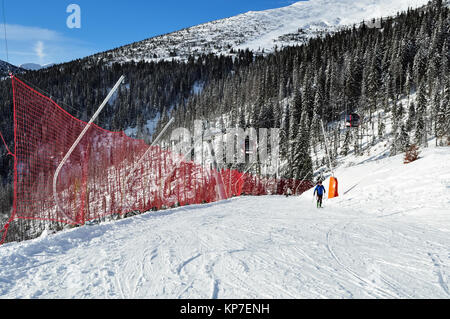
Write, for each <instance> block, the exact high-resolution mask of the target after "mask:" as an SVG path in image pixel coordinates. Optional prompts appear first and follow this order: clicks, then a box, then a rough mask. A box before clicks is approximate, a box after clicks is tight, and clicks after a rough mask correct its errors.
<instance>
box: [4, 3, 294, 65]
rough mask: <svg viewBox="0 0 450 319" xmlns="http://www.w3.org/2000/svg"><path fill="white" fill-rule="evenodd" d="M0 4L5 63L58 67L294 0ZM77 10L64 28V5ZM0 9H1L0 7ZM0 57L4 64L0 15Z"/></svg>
mask: <svg viewBox="0 0 450 319" xmlns="http://www.w3.org/2000/svg"><path fill="white" fill-rule="evenodd" d="M1 1H4V3H5V13H6V22H7V25H6V26H7V34H8V49H9V50H8V51H9V62H10V63H12V64H15V65H20V64H23V63H39V64H47V63H60V62H67V61H70V60H73V59H76V58H81V57H85V56H87V55H90V54H93V53H96V52H100V51H105V50H108V49H112V48H115V47H118V46H121V45H124V44H129V43H132V42H135V41H139V40H144V39H147V38H150V37H153V36H156V35H160V34H164V33H169V32H172V31H176V30H179V29H182V28H185V27H189V26H193V25H197V24H200V23H204V22H208V21H211V20H216V19H221V18H226V17H230V16H234V15H236V14H239V13H244V12H247V11H250V10H265V9H271V8H278V7H283V6H287V5H289V4H292V3H294V2H296V1H294V0H292V1H291V0H209V1H208V0H193V1H182V0H163V1H154V0H128V1H126V0H120V1H119V0H113V1H111V0H94V1H93V0H69V1H65V0H41V1H36V0H22V1H17V0H0V3H1ZM70 4H77V5H79V7H80V9H81V28H79V29H78V28H73V29H70V28H68V27H67V23H66V21H67V18H68V17H69V16H70V13H67V12H66V10H67V7H68V6H69V5H70ZM0 10H1V6H0ZM0 19H1V22H2V25H1V26H0V27H1V29H0V31H1V32H0V35H1V36H0V59H1V60H6V52H5V43H4V39H3V15H2V14H1V15H0Z"/></svg>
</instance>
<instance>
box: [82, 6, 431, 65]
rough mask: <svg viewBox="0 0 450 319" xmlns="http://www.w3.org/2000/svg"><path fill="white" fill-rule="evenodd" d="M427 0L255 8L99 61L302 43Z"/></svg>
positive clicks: (136, 45) (106, 55)
mask: <svg viewBox="0 0 450 319" xmlns="http://www.w3.org/2000/svg"><path fill="white" fill-rule="evenodd" d="M427 3H428V0H360V1H356V2H355V1H351V0H342V1H336V0H310V1H300V2H296V3H294V4H292V5H290V6H287V7H283V8H277V9H271V10H265V11H250V12H247V13H244V14H240V15H237V16H234V17H230V18H226V19H222V20H216V21H212V22H209V23H205V24H201V25H198V26H194V27H190V28H186V29H183V30H180V31H177V32H173V33H170V34H165V35H161V36H157V37H154V38H150V39H147V40H144V41H141V42H136V43H133V44H130V45H126V46H123V47H120V48H118V49H115V50H111V51H107V52H103V53H100V54H97V55H94V56H92V57H91V59H93V61H94V62H97V61H100V60H102V61H103V62H109V63H112V62H119V63H120V62H127V61H131V60H132V61H161V60H171V59H179V60H183V61H186V60H187V59H188V58H189V56H192V55H194V56H196V55H200V54H203V53H205V54H209V53H212V54H225V55H232V54H233V52H234V51H236V50H238V49H242V50H245V49H247V48H248V49H250V50H253V51H255V52H257V53H268V52H272V51H273V50H274V49H275V47H277V48H281V47H284V46H290V45H298V44H302V43H305V42H306V41H308V39H310V38H312V37H317V36H320V35H323V34H326V33H332V32H335V31H337V30H339V29H341V28H344V27H349V26H351V25H353V24H361V23H362V22H363V21H367V22H370V21H371V20H372V19H377V18H381V17H387V16H394V15H396V14H397V13H398V12H401V11H405V10H407V9H408V8H417V7H420V6H423V5H425V4H427Z"/></svg>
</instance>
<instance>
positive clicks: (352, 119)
mask: <svg viewBox="0 0 450 319" xmlns="http://www.w3.org/2000/svg"><path fill="white" fill-rule="evenodd" d="M360 125H361V117H360V116H359V115H358V114H356V113H350V114H347V115H346V116H345V126H346V127H350V128H353V127H359V126H360Z"/></svg>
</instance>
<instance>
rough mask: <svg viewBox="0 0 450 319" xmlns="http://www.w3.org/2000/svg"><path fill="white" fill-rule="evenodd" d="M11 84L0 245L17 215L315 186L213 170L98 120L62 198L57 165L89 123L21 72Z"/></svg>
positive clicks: (80, 217)
mask: <svg viewBox="0 0 450 319" xmlns="http://www.w3.org/2000/svg"><path fill="white" fill-rule="evenodd" d="M12 85H13V95H14V142H15V150H14V154H13V156H14V159H15V160H14V203H13V212H12V215H11V218H10V220H9V222H8V223H7V225H6V226H5V227H4V229H3V236H2V238H1V241H0V244H1V243H3V242H4V241H5V238H6V233H7V230H8V227H9V225H10V223H11V222H13V221H14V220H16V219H25V220H44V221H56V222H61V223H65V224H73V225H83V224H85V223H86V222H87V221H92V220H96V219H99V218H102V217H105V216H109V215H113V214H119V215H124V214H126V213H129V212H136V211H138V212H146V211H150V210H152V209H155V210H158V209H161V208H168V207H174V206H178V205H180V206H184V205H190V204H200V203H209V202H214V201H217V200H221V199H226V198H231V197H233V196H239V195H241V194H249V195H263V194H283V192H284V189H285V187H286V186H288V185H289V186H290V187H291V189H294V190H295V189H297V191H296V193H301V192H303V191H305V190H306V189H309V188H310V187H311V186H312V185H311V184H310V183H309V182H298V181H277V180H275V179H264V178H259V177H258V176H252V175H249V174H243V173H241V172H238V171H236V170H221V171H216V170H211V169H206V168H204V167H202V166H201V165H198V164H196V163H194V162H191V161H185V160H183V159H182V157H181V156H180V155H175V154H173V153H172V152H170V151H167V150H163V149H161V148H160V147H159V146H151V147H150V149H149V146H148V145H147V144H146V143H145V142H144V141H142V140H137V139H133V138H130V137H128V136H126V135H125V134H124V133H123V132H110V131H107V130H105V129H102V128H101V127H99V126H97V125H94V124H92V125H91V126H90V128H89V130H88V132H87V133H86V135H85V136H84V137H83V139H82V140H81V142H80V143H79V144H78V146H77V147H76V148H75V150H74V151H73V153H72V154H71V156H70V157H69V158H68V160H67V162H66V163H65V164H64V166H63V167H62V170H61V172H60V174H59V175H58V179H57V184H56V185H57V186H56V190H57V192H56V198H55V197H54V192H53V178H54V176H55V171H56V169H57V167H58V166H59V165H60V163H61V162H62V160H63V158H64V156H65V155H66V154H67V152H68V150H69V149H70V147H71V146H72V144H73V143H74V142H75V141H76V139H77V138H78V136H79V135H80V133H81V132H82V131H83V129H84V128H85V127H86V125H88V124H87V123H85V122H83V121H81V120H78V119H76V118H75V117H73V116H72V115H70V114H69V113H67V112H66V111H65V110H64V109H62V108H61V107H60V106H58V105H57V104H56V103H55V102H54V101H52V100H51V99H49V98H48V97H46V96H44V95H42V94H40V93H39V92H37V91H35V90H33V89H32V88H30V87H29V86H27V85H26V84H25V83H23V82H22V81H21V80H19V79H17V78H16V77H14V76H12ZM147 150H149V151H148V152H147ZM146 152H147V155H146V156H145V158H143V160H141V158H142V156H143V155H144V154H146ZM136 163H138V166H137V167H136ZM219 188H220V190H219Z"/></svg>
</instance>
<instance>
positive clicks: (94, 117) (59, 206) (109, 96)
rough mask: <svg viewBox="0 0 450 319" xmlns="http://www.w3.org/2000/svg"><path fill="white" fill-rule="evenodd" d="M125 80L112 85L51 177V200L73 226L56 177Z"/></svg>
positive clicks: (121, 78) (122, 79) (123, 78)
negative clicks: (65, 209)
mask: <svg viewBox="0 0 450 319" xmlns="http://www.w3.org/2000/svg"><path fill="white" fill-rule="evenodd" d="M124 80H125V76H123V75H122V76H121V77H120V79H119V80H118V81H117V83H116V84H115V85H114V87H113V88H112V90H111V91H110V92H109V94H108V96H107V97H106V98H105V100H104V101H103V103H102V104H101V105H100V107H99V108H98V110H97V112H95V114H94V115H93V116H92V118H91V120H90V121H89V123H88V124H87V125H86V127H85V128H84V130H83V131H82V132H81V134H80V136H78V138H77V140H76V141H75V142H74V143H73V145H72V147H71V148H70V149H69V151H68V152H67V154H66V156H64V158H63V160H62V161H61V163H60V164H59V166H58V168H57V169H56V171H55V175H54V177H53V199H54V200H55V204H56V207H57V209H59V210H60V211H61V213H62V214H63V215H64V216H65V217H66V218H67V219H68V220H69V221H70V222H71V223H73V224H74V225H76V224H77V221H75V220H74V219H73V218H72V217H71V216H69V214H66V213H65V212H64V210H63V209H62V207H61V205H60V203H59V198H58V193H57V191H56V184H57V181H58V176H59V173H60V172H61V169H62V168H63V166H64V164H65V163H66V162H67V160H68V159H69V157H70V156H71V155H72V153H73V151H74V150H75V148H76V147H77V146H78V144H79V143H80V141H81V140H82V138H83V137H84V135H86V133H87V131H88V130H89V128H90V127H91V124H92V123H94V121H95V120H96V119H97V117H98V116H99V115H100V113H101V112H102V111H103V108H104V107H105V106H106V104H107V103H108V102H109V100H110V99H111V98H112V96H113V94H114V93H115V92H116V91H117V89H118V88H119V86H120V85H121V84H122V82H123V81H124Z"/></svg>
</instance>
